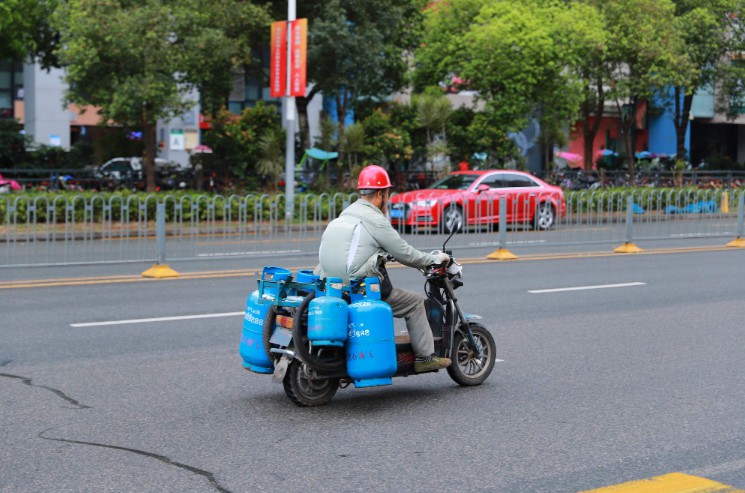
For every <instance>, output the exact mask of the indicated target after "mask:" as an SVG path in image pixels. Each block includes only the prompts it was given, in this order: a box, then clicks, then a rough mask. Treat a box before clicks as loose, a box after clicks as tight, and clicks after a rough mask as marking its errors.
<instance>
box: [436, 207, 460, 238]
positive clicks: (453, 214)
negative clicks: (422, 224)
mask: <svg viewBox="0 0 745 493" xmlns="http://www.w3.org/2000/svg"><path fill="white" fill-rule="evenodd" d="M464 226H465V216H464V214H463V209H461V208H460V206H458V205H455V204H451V205H449V206H447V207H446V208H445V209H444V210H443V211H442V219H441V221H440V228H441V230H442V232H443V233H446V234H450V233H452V232H453V231H457V230H458V229H461V228H463V227H464Z"/></svg>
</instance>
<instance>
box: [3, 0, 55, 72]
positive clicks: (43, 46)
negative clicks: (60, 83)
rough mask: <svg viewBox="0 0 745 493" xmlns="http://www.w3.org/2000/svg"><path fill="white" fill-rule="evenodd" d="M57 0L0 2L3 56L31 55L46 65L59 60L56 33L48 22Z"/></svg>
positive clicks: (11, 0) (4, 58)
mask: <svg viewBox="0 0 745 493" xmlns="http://www.w3.org/2000/svg"><path fill="white" fill-rule="evenodd" d="M56 5H57V1H56V0H3V1H2V2H0V60H13V61H25V60H26V59H27V58H32V59H34V60H36V61H38V62H40V63H41V65H42V66H43V67H45V68H47V67H50V66H54V65H56V63H57V60H56V57H55V56H54V50H55V48H56V45H57V41H58V40H57V37H56V33H55V32H54V30H53V29H52V28H51V26H50V25H49V18H50V16H51V14H52V12H53V11H54V9H55V7H56Z"/></svg>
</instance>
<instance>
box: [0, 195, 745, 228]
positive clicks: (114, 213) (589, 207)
mask: <svg viewBox="0 0 745 493" xmlns="http://www.w3.org/2000/svg"><path fill="white" fill-rule="evenodd" d="M741 193H745V192H744V191H742V190H733V191H730V204H731V207H734V208H736V204H737V202H736V197H737V195H738V194H741ZM629 194H633V196H634V203H636V204H638V205H639V206H641V207H642V208H644V209H646V210H662V209H664V208H665V207H666V206H668V205H675V206H681V205H687V204H690V203H693V202H697V201H700V200H716V201H717V204H718V205H721V194H722V190H699V189H696V188H688V189H677V188H674V189H672V188H668V189H650V188H637V189H629V188H624V189H611V190H607V189H606V190H598V191H587V190H583V191H568V192H565V198H566V201H567V208H568V210H569V211H570V212H572V213H580V212H598V211H602V212H604V213H607V212H608V211H611V210H613V211H625V210H626V200H627V199H626V197H627V196H628V195H629ZM333 197H334V195H330V196H328V197H324V198H323V200H321V201H320V203H319V196H318V195H316V194H305V193H300V194H297V195H296V196H295V211H294V220H295V221H300V220H301V219H302V218H301V215H302V216H304V220H305V221H313V220H314V219H318V220H328V219H329V218H330V202H331V199H332V198H333ZM345 200H350V196H349V195H347V194H339V195H336V200H335V202H336V213H337V214H338V213H339V212H340V211H341V210H342V209H343V207H344V202H345ZM351 200H354V197H352V198H351ZM158 202H164V203H165V204H166V221H173V220H174V218H175V217H176V214H177V211H178V207H179V206H180V208H181V211H180V217H181V220H182V221H191V220H192V218H195V220H197V221H206V220H208V219H212V220H215V221H222V220H226V219H227V218H228V217H230V219H232V220H237V218H238V217H239V213H242V214H245V216H246V217H247V218H248V220H249V221H252V220H254V218H256V219H259V220H261V221H269V220H270V219H272V218H274V219H275V220H280V221H282V220H284V196H282V195H276V194H275V195H263V196H262V195H248V196H222V195H214V194H207V193H197V192H188V191H183V192H182V191H175V192H162V193H156V194H146V193H137V192H117V193H113V192H111V193H109V192H99V193H94V192H82V193H81V192H61V193H50V192H25V193H22V194H8V195H0V226H3V225H5V224H8V223H9V222H10V223H11V224H23V223H26V222H27V221H28V222H29V223H33V222H36V223H46V222H52V221H56V222H57V223H64V222H65V221H66V220H67V221H75V222H77V223H82V222H84V221H85V222H101V221H103V220H104V219H106V220H111V221H115V222H120V221H125V222H126V221H127V220H128V221H130V222H136V221H140V220H142V221H144V220H145V219H146V218H147V220H149V221H151V220H155V209H156V205H157V203H158ZM34 203H36V209H35V217H34V212H33V211H32V207H33V206H34ZM259 204H261V205H260V206H259ZM303 204H307V207H305V208H303ZM141 205H142V210H141V207H140V206H141ZM194 205H196V206H195V207H193V206H194ZM273 205H274V207H275V208H276V210H275V209H273V208H272V207H273ZM9 207H13V208H15V214H14V216H15V219H14V217H13V216H9V215H8V208H9ZM105 207H110V211H105ZM125 207H128V209H127V210H126V213H125ZM242 208H243V211H241V209H242ZM68 209H69V210H68ZM105 212H106V213H105ZM104 213H105V214H104Z"/></svg>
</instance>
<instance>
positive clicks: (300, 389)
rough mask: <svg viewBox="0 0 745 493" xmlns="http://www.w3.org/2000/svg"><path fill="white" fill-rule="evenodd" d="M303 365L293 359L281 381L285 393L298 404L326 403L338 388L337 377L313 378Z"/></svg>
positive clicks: (319, 404)
mask: <svg viewBox="0 0 745 493" xmlns="http://www.w3.org/2000/svg"><path fill="white" fill-rule="evenodd" d="M306 368H307V367H305V365H303V363H302V362H300V361H299V360H297V359H296V360H293V361H292V363H290V367H289V368H288V369H287V374H286V375H285V378H284V380H283V381H282V383H283V385H284V388H285V394H287V397H289V398H290V400H291V401H292V402H294V403H295V404H297V405H298V406H322V405H324V404H326V403H328V402H329V401H330V400H331V398H332V397H334V395H335V394H336V391H337V390H338V389H339V379H338V378H329V379H314V378H311V376H310V375H308V373H307V372H306Z"/></svg>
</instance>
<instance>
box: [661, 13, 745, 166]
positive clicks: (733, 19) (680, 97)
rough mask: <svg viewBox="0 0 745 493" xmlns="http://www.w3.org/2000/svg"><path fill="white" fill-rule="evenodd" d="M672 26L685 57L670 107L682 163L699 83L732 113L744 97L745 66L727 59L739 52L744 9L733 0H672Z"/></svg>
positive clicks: (743, 38)
mask: <svg viewBox="0 0 745 493" xmlns="http://www.w3.org/2000/svg"><path fill="white" fill-rule="evenodd" d="M673 2H674V4H675V26H676V30H677V31H678V32H679V33H681V35H682V38H683V45H682V49H683V53H684V54H685V63H684V64H681V65H680V66H679V70H680V74H681V76H682V77H681V78H680V79H679V80H678V82H677V83H676V84H675V85H674V88H673V97H672V103H671V104H672V107H673V121H674V123H675V131H676V134H677V135H676V136H677V142H676V152H677V154H676V156H677V161H678V167H680V168H682V165H683V160H684V156H685V135H686V132H687V130H688V123H689V115H690V112H691V105H692V103H693V96H694V95H695V93H696V91H698V90H699V89H700V88H703V87H711V88H712V89H713V88H714V87H717V89H719V92H718V95H719V98H718V99H719V105H718V106H719V109H720V110H723V112H724V113H725V114H726V115H727V116H728V117H729V118H735V117H736V116H737V111H734V112H733V109H735V108H736V107H737V106H738V105H737V104H730V103H732V102H734V101H738V100H739V99H740V98H741V97H742V87H743V83H742V82H743V80H745V70H744V68H745V67H742V66H740V65H737V64H732V63H730V57H731V54H732V53H740V52H741V51H742V49H743V44H745V32H743V28H742V27H741V26H740V21H739V19H742V18H743V15H745V10H743V7H742V4H741V2H739V1H736V0H673Z"/></svg>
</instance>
